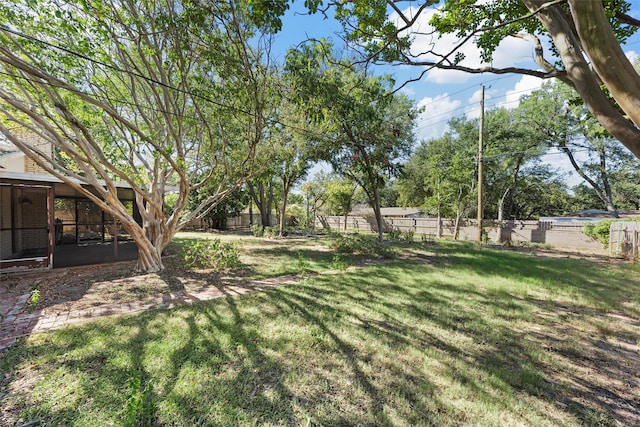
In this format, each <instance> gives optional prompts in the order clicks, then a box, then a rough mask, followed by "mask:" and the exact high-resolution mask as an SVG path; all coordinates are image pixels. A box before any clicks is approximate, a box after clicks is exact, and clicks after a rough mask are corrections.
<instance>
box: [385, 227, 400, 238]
mask: <svg viewBox="0 0 640 427" xmlns="http://www.w3.org/2000/svg"><path fill="white" fill-rule="evenodd" d="M401 235H402V232H401V231H400V230H398V229H397V228H396V229H395V230H391V231H390V232H388V233H387V236H388V237H389V240H398V239H400V236H401Z"/></svg>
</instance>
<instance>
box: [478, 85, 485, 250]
mask: <svg viewBox="0 0 640 427" xmlns="http://www.w3.org/2000/svg"><path fill="white" fill-rule="evenodd" d="M481 88H482V91H481V92H480V95H481V96H480V126H479V127H480V132H479V134H480V136H479V137H478V243H481V242H482V217H484V209H483V207H482V181H483V177H482V152H483V145H484V141H483V134H484V85H482V86H481Z"/></svg>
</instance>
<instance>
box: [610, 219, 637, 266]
mask: <svg viewBox="0 0 640 427" xmlns="http://www.w3.org/2000/svg"><path fill="white" fill-rule="evenodd" d="M639 241H640V222H634V221H627V222H612V223H611V226H610V227H609V251H610V254H611V255H612V256H627V257H633V258H638V255H639V253H640V251H639V249H638V243H639Z"/></svg>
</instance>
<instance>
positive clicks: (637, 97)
mask: <svg viewBox="0 0 640 427" xmlns="http://www.w3.org/2000/svg"><path fill="white" fill-rule="evenodd" d="M276 3H277V2H276ZM310 3H311V4H310V5H309V7H310V10H311V11H314V10H317V9H318V4H317V3H318V2H310ZM326 3H327V6H328V7H329V6H333V7H334V10H335V16H336V17H337V19H339V20H340V21H341V22H342V23H343V26H344V28H345V31H346V33H347V37H346V38H347V40H349V41H351V42H354V43H355V44H356V45H357V46H358V47H360V48H361V50H362V51H363V53H364V55H365V61H383V62H391V63H396V64H407V65H413V66H418V67H423V68H424V71H423V73H422V75H424V74H425V73H426V72H427V71H428V70H430V69H432V68H440V69H445V70H459V71H464V72H468V73H486V72H489V73H496V74H504V73H520V74H526V75H531V76H537V77H540V78H543V79H548V78H557V79H559V80H560V81H562V82H564V83H566V84H568V85H570V86H572V87H573V88H574V89H575V90H576V92H577V93H578V94H579V96H580V97H581V98H582V99H583V100H584V102H585V105H586V106H587V108H588V109H589V111H590V112H591V113H592V114H593V116H594V117H595V118H596V119H597V120H598V122H600V123H601V124H602V126H603V127H604V128H605V129H607V131H609V132H610V134H611V135H613V136H614V137H615V138H616V139H618V140H619V141H620V142H621V143H622V144H623V145H624V146H626V147H627V148H628V149H629V150H630V151H631V152H632V153H633V154H634V155H635V156H636V157H639V158H640V129H639V126H640V75H639V74H638V73H637V72H636V71H635V70H634V68H633V66H632V64H631V63H630V62H629V60H628V58H627V57H626V56H625V54H624V52H623V51H622V48H621V47H620V44H621V43H622V42H624V41H625V40H626V39H627V38H628V37H629V36H630V35H631V34H633V33H634V32H635V31H636V30H637V29H638V26H639V25H640V21H638V20H637V19H634V18H632V17H631V16H629V15H628V14H627V12H628V11H629V8H630V3H629V2H627V1H606V2H604V1H585V0H555V1H553V0H552V1H549V0H519V1H515V0H514V1H503V0H493V1H478V2H473V1H459V0H444V1H442V2H441V1H437V0H421V1H414V0H406V1H405V0H387V1H372V0H359V1H350V2H345V1H338V0H329V1H327V2H326ZM403 5H406V7H403ZM436 5H437V9H435V7H436ZM434 9H435V10H434ZM324 10H326V9H324ZM430 15H431V17H430V18H428V17H429V16H430ZM425 21H428V23H429V24H431V25H432V27H430V26H429V25H427V22H425ZM426 27H429V28H428V29H427V28H426ZM447 33H453V34H455V35H456V36H458V38H459V42H458V43H457V44H456V46H455V47H454V48H453V49H451V50H448V51H436V50H434V46H435V44H434V43H432V41H433V38H435V37H437V36H439V35H442V34H447ZM508 37H519V38H523V39H526V40H529V41H531V43H532V46H533V47H534V49H535V60H536V63H537V66H538V67H540V68H541V70H540V69H533V68H519V67H506V68H496V67H493V66H492V65H482V66H479V67H469V66H466V65H465V64H464V59H465V58H464V54H463V53H461V51H460V48H461V47H462V46H463V45H465V44H466V43H475V44H476V45H477V46H478V48H479V50H480V52H481V57H482V59H483V61H484V62H485V63H486V64H490V63H491V59H492V54H493V52H494V51H495V49H496V48H497V46H498V45H499V44H500V42H501V41H502V40H504V39H506V38H508ZM417 40H418V41H426V43H422V44H421V43H418V42H416V41H417ZM545 45H549V46H551V53H552V57H545V50H544V48H543V46H545ZM424 46H427V47H424ZM421 48H423V49H424V50H420V49H421Z"/></svg>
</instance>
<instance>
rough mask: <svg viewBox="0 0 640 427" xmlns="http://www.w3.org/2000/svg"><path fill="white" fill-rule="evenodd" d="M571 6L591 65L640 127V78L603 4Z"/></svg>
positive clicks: (579, 0) (576, 1)
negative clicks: (612, 28)
mask: <svg viewBox="0 0 640 427" xmlns="http://www.w3.org/2000/svg"><path fill="white" fill-rule="evenodd" d="M569 6H570V8H571V15H572V16H573V21H574V22H575V24H576V31H577V33H578V36H579V37H580V40H581V41H582V46H583V48H584V50H585V51H586V52H587V55H589V58H590V59H591V65H592V66H593V68H594V69H595V70H596V72H597V73H598V76H600V78H601V79H602V81H603V82H604V84H605V86H607V89H609V92H610V93H611V95H612V96H613V98H614V99H615V100H616V102H617V103H618V105H619V106H620V108H622V110H623V111H624V112H625V113H627V115H628V116H629V118H630V119H631V120H632V121H633V122H634V123H635V124H636V126H638V127H640V75H639V74H638V72H637V71H636V70H635V69H634V68H633V65H632V64H631V63H630V62H629V59H628V58H627V56H626V55H625V54H624V52H623V51H622V48H621V47H620V42H618V40H617V39H616V36H615V35H614V34H613V31H612V30H611V26H610V25H609V21H608V19H607V16H606V15H605V11H604V7H603V5H602V2H601V1H585V0H569ZM623 143H624V142H623ZM625 145H626V144H625ZM633 145H634V146H635V147H636V150H632V149H631V147H629V149H630V150H631V151H633V153H634V154H635V155H636V156H638V157H640V154H639V153H640V141H639V140H638V139H636V141H635V144H633Z"/></svg>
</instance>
